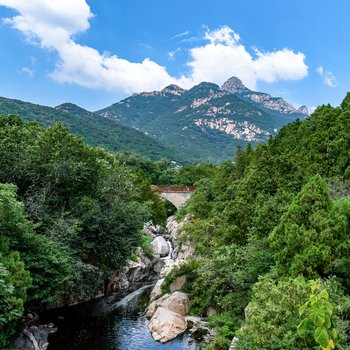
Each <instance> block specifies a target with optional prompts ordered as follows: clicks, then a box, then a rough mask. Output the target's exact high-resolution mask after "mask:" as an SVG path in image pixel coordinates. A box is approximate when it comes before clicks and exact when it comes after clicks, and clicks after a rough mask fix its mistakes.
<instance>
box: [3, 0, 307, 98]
mask: <svg viewBox="0 0 350 350" xmlns="http://www.w3.org/2000/svg"><path fill="white" fill-rule="evenodd" d="M1 5H3V6H7V7H10V8H12V9H14V10H16V11H17V12H18V14H17V15H16V16H14V17H12V18H7V19H5V22H6V23H8V24H10V25H12V26H13V28H15V29H17V30H19V31H20V32H22V33H23V34H24V35H25V36H26V38H27V40H29V41H30V42H31V43H35V44H37V45H40V46H41V47H42V48H44V49H48V50H51V51H54V52H56V53H57V54H58V57H59V59H58V61H57V63H56V66H55V69H54V71H53V72H51V73H50V76H51V77H52V78H53V79H55V80H56V81H59V82H61V83H71V84H78V85H81V86H85V87H90V88H96V89H108V90H118V91H123V92H125V93H131V92H139V91H147V90H155V89H160V88H162V87H164V86H166V85H168V84H171V83H175V84H179V85H181V86H184V87H191V86H193V85H194V84H198V83H200V82H202V81H211V82H214V83H218V84H221V83H223V82H224V81H225V80H226V79H228V78H229V77H231V76H233V75H236V76H238V77H239V78H240V79H241V80H242V81H243V83H245V84H246V85H247V86H248V87H250V88H252V89H254V88H255V87H256V84H257V82H258V81H259V80H261V81H265V82H275V81H278V80H296V79H302V78H304V77H305V76H306V75H307V72H308V67H307V66H306V64H305V62H304V61H305V56H304V54H302V53H300V52H298V53H295V52H293V51H291V50H289V49H282V50H279V51H273V52H260V51H257V50H256V52H255V55H254V56H253V55H252V54H251V53H249V52H248V50H247V49H246V48H245V46H243V45H242V44H241V43H240V36H239V35H238V34H237V33H235V32H234V31H233V30H232V29H231V28H229V27H227V26H224V27H221V28H219V29H217V30H213V31H210V30H207V32H206V33H205V35H204V38H202V40H203V39H204V40H205V41H206V43H204V44H202V46H199V45H198V46H197V47H194V48H192V49H190V50H189V54H190V60H189V62H188V67H189V68H190V71H189V72H188V74H187V75H186V76H181V77H178V78H176V77H172V76H171V75H170V74H169V73H168V72H167V70H166V67H163V66H161V65H159V64H158V63H156V62H154V61H152V60H151V59H149V58H145V59H144V60H143V61H142V62H130V61H128V60H126V59H123V58H120V57H118V56H117V55H112V54H109V53H101V52H99V51H97V50H96V49H94V48H92V47H88V46H84V45H80V44H79V43H77V41H76V36H77V34H79V33H82V32H85V31H86V30H88V29H89V27H90V24H89V19H90V18H91V17H92V16H93V14H92V13H91V10H90V7H89V5H88V4H87V2H86V0H60V1H52V0H30V1H28V0H0V6H1ZM188 34H189V33H188V32H183V33H180V34H177V35H176V36H175V37H176V38H182V37H185V36H186V35H188ZM190 39H191V38H188V40H190ZM183 40H186V39H183ZM175 51H176V50H175ZM174 55H175V53H174V52H173V53H169V58H170V59H171V58H174Z"/></svg>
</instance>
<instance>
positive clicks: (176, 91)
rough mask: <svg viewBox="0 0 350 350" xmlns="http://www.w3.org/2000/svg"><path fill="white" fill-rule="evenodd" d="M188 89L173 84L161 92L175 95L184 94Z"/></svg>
mask: <svg viewBox="0 0 350 350" xmlns="http://www.w3.org/2000/svg"><path fill="white" fill-rule="evenodd" d="M185 91H186V90H185V89H183V88H180V86H177V85H175V84H171V85H169V86H167V87H165V88H164V89H163V90H162V91H161V92H162V93H163V94H164V93H168V94H173V95H182V94H183V93H184V92H185Z"/></svg>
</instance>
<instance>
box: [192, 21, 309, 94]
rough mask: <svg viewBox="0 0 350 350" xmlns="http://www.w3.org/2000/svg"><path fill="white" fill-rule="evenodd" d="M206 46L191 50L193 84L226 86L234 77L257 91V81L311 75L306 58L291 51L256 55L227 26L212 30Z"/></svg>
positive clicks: (291, 78) (256, 51) (259, 52)
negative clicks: (204, 82)
mask: <svg viewBox="0 0 350 350" xmlns="http://www.w3.org/2000/svg"><path fill="white" fill-rule="evenodd" d="M205 38H206V39H207V40H208V41H209V42H208V43H207V44H206V45H204V46H200V47H196V48H193V49H191V50H190V54H191V61H190V62H189V63H188V65H189V66H190V67H191V70H192V71H191V78H192V80H193V81H195V82H198V81H212V82H217V83H220V84H221V83H223V82H224V81H225V80H226V79H227V78H228V77H230V76H233V75H235V76H238V77H239V78H240V79H241V80H242V81H243V83H244V84H245V85H246V86H247V87H249V88H251V89H255V88H256V84H257V82H258V81H259V80H260V81H265V82H268V83H272V82H276V81H278V80H298V79H303V78H304V77H306V76H307V74H308V67H307V65H306V64H305V55H304V54H303V53H301V52H297V53H295V52H294V51H292V50H289V49H282V50H279V51H272V52H261V51H259V50H255V55H252V54H251V53H250V52H249V51H248V50H247V48H246V47H245V46H244V45H242V44H241V43H240V36H239V35H238V34H237V33H235V32H234V31H233V30H232V29H231V28H229V27H227V26H224V27H221V28H219V29H217V30H214V31H208V32H207V33H206V34H205Z"/></svg>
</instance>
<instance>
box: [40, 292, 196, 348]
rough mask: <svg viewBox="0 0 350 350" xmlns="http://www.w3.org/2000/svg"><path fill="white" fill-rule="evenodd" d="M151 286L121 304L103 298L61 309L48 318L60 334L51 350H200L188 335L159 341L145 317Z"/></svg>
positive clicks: (53, 341)
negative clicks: (163, 341)
mask: <svg viewBox="0 0 350 350" xmlns="http://www.w3.org/2000/svg"><path fill="white" fill-rule="evenodd" d="M150 291H151V286H144V287H142V288H140V289H138V290H137V291H135V292H133V293H131V294H129V295H127V296H126V297H125V298H123V299H121V300H120V301H117V302H115V301H112V300H111V298H103V299H101V300H98V301H94V302H88V303H85V304H80V305H76V306H71V307H67V308H63V309H59V310H52V311H49V312H47V313H46V314H45V315H44V317H45V318H46V319H47V320H50V321H54V323H55V324H56V325H57V326H58V331H57V333H55V334H52V335H50V337H49V342H50V346H49V350H65V349H69V350H185V349H186V350H197V349H199V346H198V345H197V344H196V342H195V341H194V340H193V339H191V338H190V336H189V335H188V334H184V335H182V336H180V337H178V338H176V339H174V340H172V341H170V342H168V343H166V344H160V343H158V342H156V341H155V340H154V339H153V338H152V336H151V334H150V332H149V330H148V328H147V320H146V317H145V308H146V307H147V304H148V300H149V294H150Z"/></svg>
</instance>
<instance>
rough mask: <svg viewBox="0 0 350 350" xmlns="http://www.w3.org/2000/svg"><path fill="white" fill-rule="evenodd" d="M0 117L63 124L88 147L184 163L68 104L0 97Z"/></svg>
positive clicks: (166, 150) (153, 143) (153, 142)
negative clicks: (47, 104) (41, 102)
mask: <svg viewBox="0 0 350 350" xmlns="http://www.w3.org/2000/svg"><path fill="white" fill-rule="evenodd" d="M0 114H3V115H10V114H14V115H17V116H19V117H20V118H22V120H24V121H36V122H40V123H42V125H44V126H50V125H53V124H55V123H64V124H65V125H66V126H67V128H69V130H70V131H71V132H73V133H75V134H77V135H80V136H81V137H82V138H83V139H84V141H85V142H86V143H88V144H89V145H90V146H99V147H103V148H104V149H106V150H109V151H114V152H121V151H125V152H133V153H137V154H140V155H142V156H145V157H148V158H151V159H155V160H158V159H161V158H167V159H170V160H174V161H178V162H180V163H181V162H183V161H184V160H185V159H186V157H185V156H184V155H182V154H180V152H178V151H177V150H172V149H169V148H168V147H166V146H164V145H163V144H162V143H160V142H158V141H156V140H155V139H153V138H151V137H149V136H147V135H145V134H144V133H142V132H140V131H137V130H135V129H133V128H131V127H128V126H125V125H121V124H120V123H118V122H116V121H113V120H110V119H106V118H102V117H100V116H99V115H97V114H94V113H91V112H89V111H87V110H85V109H83V108H80V107H78V106H76V105H74V104H72V103H65V104H62V105H59V106H57V107H55V108H52V107H47V106H41V105H36V104H32V103H28V102H24V101H20V100H13V99H7V98H4V97H0Z"/></svg>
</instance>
